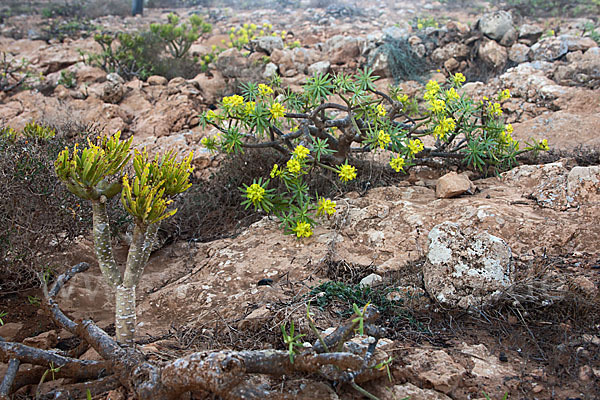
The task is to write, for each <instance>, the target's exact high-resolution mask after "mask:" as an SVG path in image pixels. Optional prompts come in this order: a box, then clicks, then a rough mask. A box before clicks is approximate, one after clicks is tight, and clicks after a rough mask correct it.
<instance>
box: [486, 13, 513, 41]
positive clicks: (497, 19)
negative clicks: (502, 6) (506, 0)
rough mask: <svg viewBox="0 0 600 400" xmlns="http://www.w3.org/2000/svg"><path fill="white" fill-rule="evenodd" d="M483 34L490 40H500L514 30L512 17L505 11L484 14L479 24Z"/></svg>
mask: <svg viewBox="0 0 600 400" xmlns="http://www.w3.org/2000/svg"><path fill="white" fill-rule="evenodd" d="M478 25H479V29H481V33H483V34H484V35H485V36H487V37H489V38H490V39H494V40H500V39H502V37H503V36H504V35H505V34H506V33H507V32H508V31H509V30H511V29H514V28H513V19H512V15H511V14H510V13H509V12H507V11H504V10H500V11H496V12H493V13H488V14H484V15H483V16H482V17H481V18H480V19H479V22H478Z"/></svg>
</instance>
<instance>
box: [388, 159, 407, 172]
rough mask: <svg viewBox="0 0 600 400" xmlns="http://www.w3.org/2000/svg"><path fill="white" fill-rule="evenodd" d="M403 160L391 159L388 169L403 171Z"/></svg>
mask: <svg viewBox="0 0 600 400" xmlns="http://www.w3.org/2000/svg"><path fill="white" fill-rule="evenodd" d="M404 164H405V160H404V158H402V157H395V158H392V160H391V161H390V167H392V169H393V170H394V171H396V172H400V171H401V170H402V171H404Z"/></svg>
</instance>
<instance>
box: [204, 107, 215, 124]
mask: <svg viewBox="0 0 600 400" xmlns="http://www.w3.org/2000/svg"><path fill="white" fill-rule="evenodd" d="M216 119H217V114H216V113H215V112H214V111H213V110H208V111H207V112H206V120H207V121H208V122H213V121H215V120H216Z"/></svg>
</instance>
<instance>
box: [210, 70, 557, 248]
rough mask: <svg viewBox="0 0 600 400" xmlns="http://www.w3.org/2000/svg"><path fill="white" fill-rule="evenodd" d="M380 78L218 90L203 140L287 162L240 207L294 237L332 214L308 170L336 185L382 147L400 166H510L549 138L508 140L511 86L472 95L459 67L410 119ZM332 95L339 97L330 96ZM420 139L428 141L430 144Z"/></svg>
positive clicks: (362, 74)
mask: <svg viewBox="0 0 600 400" xmlns="http://www.w3.org/2000/svg"><path fill="white" fill-rule="evenodd" d="M377 78H378V77H376V76H373V74H372V72H371V71H370V70H367V69H365V70H362V71H359V72H358V73H357V74H355V75H353V76H350V75H346V74H343V73H340V74H339V75H336V76H330V75H329V74H325V75H321V74H317V75H315V76H313V77H312V78H309V79H308V80H307V82H306V83H305V84H304V86H303V90H302V92H300V93H296V92H293V91H291V90H289V89H283V88H280V87H276V88H275V89H273V88H272V87H271V86H268V85H265V84H258V85H257V84H255V83H248V84H244V85H242V95H233V96H228V97H224V98H223V99H222V101H221V103H220V104H219V107H218V109H217V111H213V110H209V111H207V112H205V113H204V114H202V115H201V121H202V123H203V124H205V125H206V124H208V125H211V126H213V127H214V128H216V129H217V130H218V131H219V133H218V134H217V135H215V136H212V137H205V138H203V140H202V144H203V145H204V146H205V147H206V148H207V149H209V150H211V151H221V152H224V153H227V154H233V153H240V152H243V151H244V149H245V148H273V149H275V150H277V151H279V152H280V153H281V154H283V155H285V156H286V157H288V161H287V162H286V164H285V165H277V164H275V165H273V166H272V169H271V173H270V174H269V176H268V177H264V179H263V178H260V179H258V180H254V181H253V182H252V183H251V184H245V185H244V186H243V188H241V190H242V195H243V196H244V204H245V205H246V207H253V208H254V209H256V210H262V211H264V212H266V213H270V214H273V215H275V216H276V217H277V218H279V220H280V221H281V224H282V227H283V229H284V231H285V232H286V233H289V234H295V235H296V236H297V237H299V238H300V237H310V236H311V235H312V233H313V232H312V228H313V227H314V226H315V224H316V219H317V218H318V217H323V216H324V217H330V216H331V215H333V214H334V213H335V212H336V203H335V202H334V201H332V200H331V199H326V198H322V197H320V196H319V194H318V193H317V194H315V195H312V194H311V193H309V191H308V186H307V185H306V181H305V180H306V177H307V176H308V175H309V174H312V173H315V171H317V170H328V171H330V172H333V173H335V174H337V176H338V178H339V180H340V181H341V183H342V184H343V183H345V182H349V181H351V180H353V179H355V178H356V176H357V171H356V167H355V166H354V165H353V160H354V158H355V157H356V155H357V154H364V153H366V152H386V154H388V155H389V160H390V161H389V165H390V167H391V168H392V169H393V170H395V171H396V172H398V173H405V172H406V170H407V169H408V168H409V167H412V166H415V165H428V166H433V167H441V166H443V165H444V162H455V163H459V164H462V165H463V166H465V167H467V168H472V169H476V170H479V171H481V172H483V173H497V172H499V171H502V170H504V169H507V168H511V167H513V166H515V165H516V163H517V157H518V156H519V155H521V154H523V153H526V152H539V151H541V150H547V149H548V144H547V142H546V141H545V140H543V141H540V142H534V141H530V142H529V143H527V144H526V145H525V146H524V147H521V144H520V143H519V142H517V141H516V140H514V139H513V138H512V132H513V128H512V125H510V124H506V123H504V121H503V118H502V114H503V111H502V106H501V103H502V102H503V101H505V100H506V99H508V98H509V97H510V92H509V91H508V90H504V91H501V92H500V93H498V95H497V97H496V98H495V99H488V98H484V99H483V100H481V101H475V100H473V99H471V98H469V97H468V96H466V95H464V94H459V92H458V90H459V89H460V87H461V85H462V83H463V82H464V81H465V77H464V76H463V75H462V74H460V73H457V74H456V75H453V76H451V77H449V78H448V80H447V81H446V82H445V83H444V84H443V85H440V84H439V83H438V82H436V81H429V83H428V84H427V86H426V89H425V92H424V94H423V97H422V100H423V106H422V107H421V108H420V109H419V114H420V115H419V116H417V117H414V116H411V115H409V113H408V111H409V108H410V107H409V105H410V104H411V100H409V98H408V96H407V95H405V94H403V93H402V92H401V90H400V89H398V88H395V87H392V88H390V90H389V93H383V92H381V91H379V90H377V89H376V87H375V81H376V79H377ZM333 95H337V96H339V98H341V99H342V102H341V103H334V102H330V99H331V97H332V96H333ZM425 141H427V142H428V143H432V145H430V146H427V147H426V146H425Z"/></svg>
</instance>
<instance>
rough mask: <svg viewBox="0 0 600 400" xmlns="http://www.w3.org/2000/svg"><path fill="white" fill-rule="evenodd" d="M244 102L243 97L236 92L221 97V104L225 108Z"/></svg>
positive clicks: (234, 106)
mask: <svg viewBox="0 0 600 400" xmlns="http://www.w3.org/2000/svg"><path fill="white" fill-rule="evenodd" d="M242 104H244V98H243V97H242V96H239V95H237V94H234V95H233V96H228V97H223V106H224V107H225V108H236V107H238V106H241V105H242Z"/></svg>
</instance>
